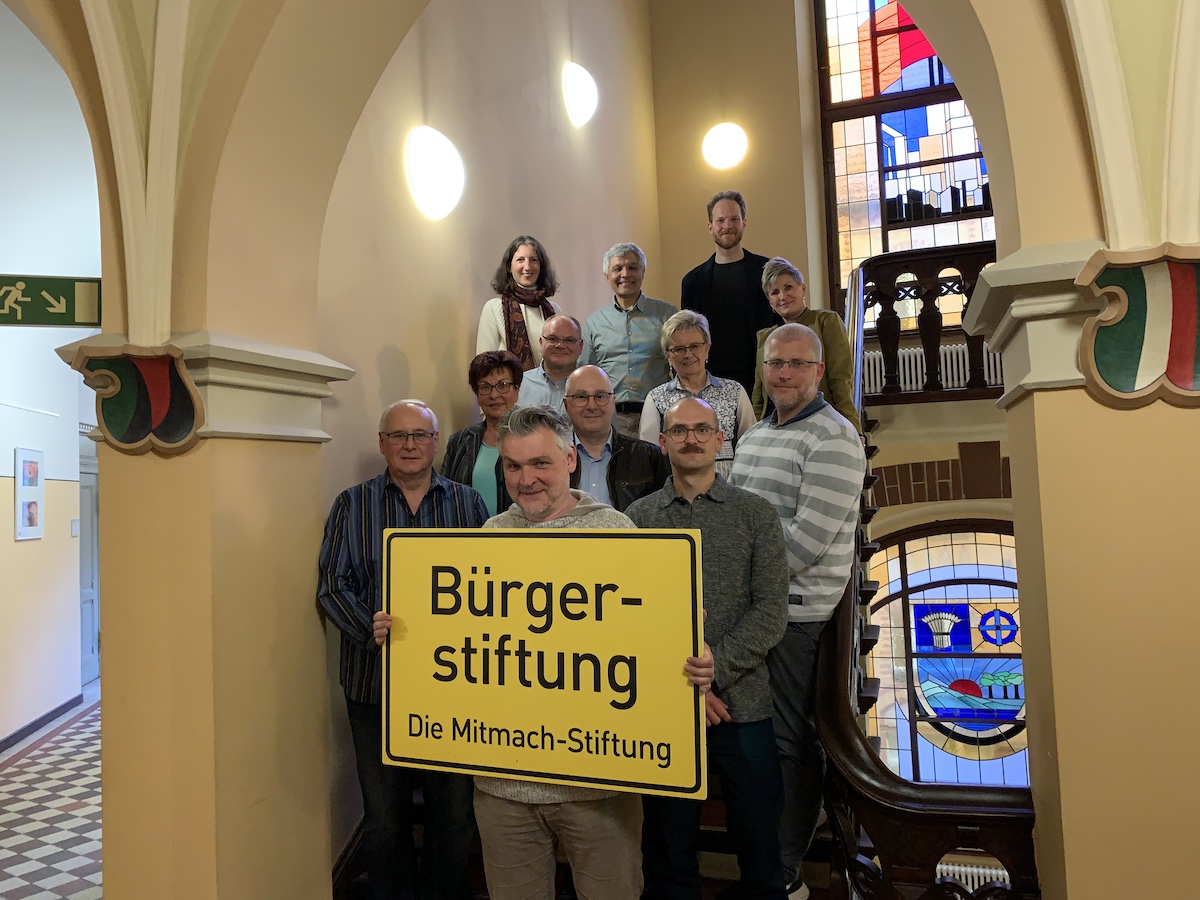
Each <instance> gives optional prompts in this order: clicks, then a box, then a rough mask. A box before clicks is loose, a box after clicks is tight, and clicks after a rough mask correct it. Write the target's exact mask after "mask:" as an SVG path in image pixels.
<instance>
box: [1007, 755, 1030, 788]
mask: <svg viewBox="0 0 1200 900" xmlns="http://www.w3.org/2000/svg"><path fill="white" fill-rule="evenodd" d="M1000 761H1001V762H1002V763H1004V783H1005V784H1007V785H1008V786H1009V787H1029V751H1028V750H1022V751H1021V752H1020V753H1014V754H1013V755H1012V756H1006V757H1004V759H1002V760H1000Z"/></svg>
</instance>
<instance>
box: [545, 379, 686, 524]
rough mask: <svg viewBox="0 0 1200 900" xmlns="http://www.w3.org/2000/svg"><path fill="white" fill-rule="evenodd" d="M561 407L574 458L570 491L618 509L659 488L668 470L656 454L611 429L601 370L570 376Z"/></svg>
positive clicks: (608, 389)
mask: <svg viewBox="0 0 1200 900" xmlns="http://www.w3.org/2000/svg"><path fill="white" fill-rule="evenodd" d="M566 406H567V415H568V416H569V417H570V419H571V424H572V426H574V428H575V449H576V451H577V453H578V456H579V462H578V465H576V466H575V471H574V472H572V473H571V487H573V488H579V489H580V490H583V491H587V492H588V493H589V494H591V495H592V496H593V497H595V498H596V499H597V500H599V501H600V502H602V503H607V504H608V505H609V506H613V507H616V508H617V509H618V510H624V509H625V507H627V506H628V505H629V504H630V503H632V502H633V501H634V500H637V499H638V498H639V497H645V496H646V495H647V494H652V493H654V492H655V491H657V490H658V489H659V488H660V487H662V486H663V482H664V481H666V480H667V476H668V475H669V474H670V473H671V467H670V464H669V463H668V461H667V458H666V457H665V456H663V454H662V451H661V450H659V448H658V447H656V446H654V444H650V443H647V442H646V441H640V440H638V439H637V438H631V437H627V436H626V435H623V434H621V433H620V432H618V431H617V430H616V429H614V428H613V425H612V421H613V411H614V410H615V408H616V407H615V406H614V405H613V388H612V382H611V381H610V380H609V377H608V374H607V373H606V372H605V371H604V370H603V369H601V368H600V367H599V366H581V367H579V368H578V369H576V370H575V371H574V372H572V373H571V377H570V378H568V379H567V396H566Z"/></svg>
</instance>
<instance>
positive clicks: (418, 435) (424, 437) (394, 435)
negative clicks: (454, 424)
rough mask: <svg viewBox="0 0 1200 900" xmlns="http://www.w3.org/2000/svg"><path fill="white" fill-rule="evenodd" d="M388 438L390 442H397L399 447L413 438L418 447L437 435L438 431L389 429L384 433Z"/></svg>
mask: <svg viewBox="0 0 1200 900" xmlns="http://www.w3.org/2000/svg"><path fill="white" fill-rule="evenodd" d="M383 436H384V437H385V438H387V440H388V443H389V444H395V445H396V446H397V447H402V446H404V445H405V444H407V443H408V439H409V438H412V439H413V443H414V444H416V445H417V446H418V447H424V446H425V445H426V444H428V443H429V442H430V441H432V440H433V439H434V438H435V437H437V432H436V431H388V432H385V433H384V435H383Z"/></svg>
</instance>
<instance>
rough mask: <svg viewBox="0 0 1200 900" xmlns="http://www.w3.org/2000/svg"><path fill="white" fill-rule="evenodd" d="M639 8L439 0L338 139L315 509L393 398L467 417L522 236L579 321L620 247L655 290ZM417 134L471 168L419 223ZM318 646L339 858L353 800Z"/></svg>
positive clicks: (365, 466)
mask: <svg viewBox="0 0 1200 900" xmlns="http://www.w3.org/2000/svg"><path fill="white" fill-rule="evenodd" d="M646 6H647V4H646V3H645V2H644V0H604V2H594V3H573V4H569V5H567V4H562V3H559V2H554V0H520V2H512V3H506V4H502V5H501V4H479V3H472V2H469V0H439V2H437V3H433V4H430V6H429V7H428V8H427V9H426V10H425V12H424V13H423V14H422V16H421V18H420V19H419V20H418V21H417V23H416V25H415V26H414V28H413V30H412V32H411V33H410V34H409V35H408V37H407V38H405V40H404V42H403V43H402V44H401V46H400V48H399V50H398V51H397V52H396V54H395V56H394V58H393V59H392V61H391V63H390V64H389V65H388V67H387V69H386V71H385V72H384V73H383V76H382V78H381V79H380V80H379V84H378V86H377V87H376V89H375V91H374V93H373V95H372V96H371V99H370V101H369V102H368V103H367V105H366V108H365V109H364V111H363V115H362V118H361V120H360V121H359V123H358V125H357V127H356V128H355V130H354V134H353V136H352V137H351V139H350V141H349V144H348V146H347V147H346V150H345V156H344V158H343V159H342V163H341V167H340V169H339V170H338V174H337V179H336V181H335V183H334V185H333V191H332V195H331V196H330V198H329V204H328V211H327V214H326V217H325V223H324V231H323V235H322V242H321V256H320V279H319V287H318V305H319V306H318V311H319V322H320V341H319V345H318V349H319V350H320V352H322V353H324V354H326V355H328V356H330V357H333V358H334V359H337V360H338V361H340V362H343V363H346V364H347V365H350V366H352V367H353V368H355V369H356V370H357V375H356V376H355V377H354V379H353V380H352V381H351V382H349V383H348V384H346V385H342V386H339V387H338V388H337V389H336V392H335V396H334V398H333V399H332V400H331V401H330V402H328V403H327V404H326V406H325V415H324V424H325V429H326V430H327V431H328V432H329V433H330V434H332V435H333V438H334V440H333V442H332V443H331V444H329V445H327V446H326V448H325V450H324V454H323V455H324V462H323V466H322V472H323V484H324V499H325V504H326V506H325V508H328V503H330V502H332V499H333V496H334V495H335V494H336V492H337V491H339V490H341V489H342V488H344V487H347V486H349V485H351V484H354V483H357V482H359V481H362V480H364V479H365V478H368V477H371V476H373V475H375V474H376V473H377V472H378V471H380V468H381V465H382V462H381V460H380V458H379V451H378V446H377V442H376V439H375V431H376V423H377V420H378V417H379V412H380V410H381V409H382V408H383V407H384V406H385V405H386V404H388V403H390V402H391V401H393V400H397V399H400V398H402V397H421V398H423V399H425V400H426V401H427V402H429V403H430V404H431V405H432V406H433V408H434V409H435V410H436V412H437V413H438V415H439V418H440V420H441V421H440V429H441V434H442V444H443V446H444V445H445V442H446V440H447V439H448V438H449V437H450V435H451V433H453V432H454V431H456V430H457V429H459V428H462V427H463V426H465V425H467V424H469V423H470V422H472V421H475V419H476V417H477V415H478V413H477V410H476V407H475V404H474V400H473V397H472V396H471V394H470V391H469V390H468V388H467V384H466V373H467V364H468V363H469V362H470V360H471V357H473V356H474V355H475V335H476V328H477V325H478V322H479V313H480V310H481V309H482V307H483V304H484V302H485V301H486V300H487V299H488V298H489V297H492V296H493V292H492V290H491V288H490V287H489V284H490V282H491V279H492V275H493V272H494V270H495V268H496V266H497V264H498V263H499V261H500V256H501V254H502V252H503V251H504V249H505V247H506V246H507V244H508V242H509V241H510V240H511V239H512V238H513V237H514V236H516V235H517V234H521V233H529V234H533V235H536V236H537V237H538V238H539V239H540V240H542V241H543V243H544V244H545V245H546V248H547V251H548V253H549V255H550V257H551V259H552V260H553V262H554V264H555V266H556V268H557V270H558V275H559V279H560V281H561V283H562V286H561V288H560V290H559V293H558V294H557V295H556V296H555V298H554V299H555V300H556V302H558V303H560V304H561V305H562V307H563V308H564V309H565V310H566V311H567V312H570V313H571V314H573V315H575V316H577V317H579V318H580V319H584V318H586V317H587V315H588V314H590V313H591V312H592V311H594V310H595V309H597V308H598V307H599V306H600V305H601V304H603V303H605V302H609V301H610V299H611V296H612V294H611V291H610V290H609V289H608V286H607V285H606V283H605V282H604V279H603V276H602V274H601V268H602V258H603V254H604V251H605V250H607V249H608V248H609V247H610V246H612V245H613V244H615V243H617V242H618V241H634V242H636V243H637V244H639V245H640V246H641V247H642V248H643V249H644V250H645V251H646V254H647V256H648V257H649V267H648V274H647V278H646V292H647V293H648V294H651V295H654V296H659V295H662V292H663V291H664V290H666V287H665V286H666V285H668V284H669V282H670V280H669V279H666V278H664V273H663V266H662V263H661V254H660V251H659V238H658V234H659V227H658V205H657V197H658V191H657V187H656V180H655V178H656V176H655V156H654V140H655V139H654V118H653V98H652V96H651V86H650V59H649V53H650V42H649V27H648V19H647V9H646ZM515 48H520V51H519V52H516V49H515ZM568 60H574V61H575V62H578V63H579V64H581V65H583V66H584V67H585V68H587V69H588V70H589V71H590V72H591V74H592V77H593V78H594V79H595V80H596V83H597V86H598V88H599V94H600V103H599V107H598V109H597V111H596V114H595V116H594V117H593V119H592V120H591V121H590V122H588V123H587V124H586V125H584V126H583V127H582V128H575V127H574V126H573V125H571V123H570V122H569V120H568V119H567V117H566V111H565V108H564V106H563V101H562V92H561V87H560V78H561V68H562V64H563V63H564V62H566V61H568ZM421 124H427V125H430V126H432V127H435V128H437V129H438V130H439V131H441V132H442V133H443V134H445V135H446V136H447V137H449V138H450V139H451V140H452V141H453V142H454V143H455V145H456V147H457V148H458V150H459V152H460V154H461V155H462V157H463V162H464V165H465V168H466V188H465V191H464V193H463V197H462V200H461V201H460V203H459V205H458V207H457V208H456V209H455V210H454V211H453V212H452V213H450V215H449V216H448V217H446V218H445V219H443V220H441V221H438V222H429V221H427V220H426V219H424V218H423V217H422V216H421V214H420V213H419V212H418V211H417V209H416V207H415V206H414V204H413V202H412V200H411V198H410V197H409V194H408V189H407V187H406V185H405V181H404V172H403V160H402V147H403V142H404V138H405V135H406V134H407V132H408V131H409V129H411V128H413V127H415V126H417V125H421ZM329 640H330V643H331V646H330V648H329V656H330V671H331V679H332V680H333V682H334V684H333V686H332V688H331V689H332V691H333V692H334V698H335V699H334V703H333V707H332V716H331V727H332V728H333V730H334V735H335V739H334V745H333V747H334V750H333V752H334V755H335V763H334V778H335V783H334V787H333V793H334V798H335V799H334V834H335V849H336V845H338V839H339V838H340V837H342V836H344V835H347V834H348V832H349V829H350V828H351V827H352V826H353V824H354V822H355V821H356V819H357V815H358V812H357V802H358V801H357V797H356V796H355V792H356V791H357V786H356V783H355V780H354V776H353V771H352V756H351V755H350V748H349V734H348V729H347V728H346V725H345V712H344V707H343V705H342V703H341V701H340V696H341V689H340V688H338V687H337V686H336V647H334V646H332V645H333V644H334V643H336V636H335V635H330V638H329Z"/></svg>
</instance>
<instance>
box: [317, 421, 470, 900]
mask: <svg viewBox="0 0 1200 900" xmlns="http://www.w3.org/2000/svg"><path fill="white" fill-rule="evenodd" d="M437 448H438V423H437V416H435V415H434V413H433V410H431V409H430V408H429V407H428V406H426V405H425V404H424V403H422V402H421V401H420V400H401V401H399V402H397V403H393V404H392V405H391V406H389V407H388V408H387V409H386V410H385V411H384V413H383V416H382V417H381V418H380V421H379V452H380V453H381V454H382V455H383V458H384V460H385V461H386V463H387V468H386V470H385V471H384V472H382V473H381V474H379V475H376V476H375V477H374V478H372V479H370V480H369V481H366V482H364V483H362V484H360V485H357V486H356V487H352V488H349V489H347V490H345V491H342V493H341V494H339V495H338V497H337V499H336V500H335V501H334V503H333V509H332V510H331V511H330V513H329V519H328V520H327V521H326V523H325V539H324V541H323V542H322V544H321V556H320V560H319V574H318V581H317V603H318V605H319V606H320V608H321V610H322V611H323V612H324V613H325V616H326V618H327V619H328V620H329V621H330V622H332V623H333V624H334V625H336V626H337V628H338V630H339V631H340V632H341V662H340V665H339V680H340V681H341V685H342V689H343V691H344V692H345V694H346V709H347V713H348V715H349V718H350V733H351V737H352V738H353V741H354V755H355V761H356V763H357V767H358V781H359V787H360V789H361V790H362V798H363V827H364V835H363V837H364V842H365V853H366V858H367V876H368V879H369V881H370V886H371V896H372V897H374V898H376V900H384V898H388V900H392V898H399V897H416V896H418V894H419V896H421V897H422V898H425V900H430V898H436V900H462V898H465V897H469V896H470V894H469V892H468V889H467V864H468V861H469V856H470V852H471V845H472V843H473V841H474V837H475V820H474V817H473V814H472V782H471V778H470V776H468V775H455V774H450V773H445V772H425V771H418V770H416V769H405V768H401V767H397V766H386V765H384V764H383V762H382V756H383V749H382V748H383V733H382V731H383V728H382V715H381V710H380V700H381V688H382V676H381V674H380V648H379V646H378V644H377V643H376V641H375V637H374V633H373V626H372V617H373V615H374V614H375V613H376V612H378V611H379V610H381V609H382V607H383V583H384V577H383V560H382V555H383V532H384V529H386V528H479V527H480V526H482V525H483V523H484V522H485V521H486V520H487V518H488V513H487V507H486V506H485V505H484V502H483V498H482V497H480V496H479V494H478V493H477V492H476V491H475V490H474V489H473V488H471V487H468V486H466V485H462V484H458V483H456V482H453V481H450V480H449V479H448V478H444V477H442V476H441V475H438V474H437V473H436V472H434V471H433V457H434V454H435V453H436V452H437ZM418 784H419V785H420V786H421V788H422V793H423V796H424V800H425V830H424V849H423V850H422V853H421V860H420V863H419V864H418V861H417V856H416V851H415V848H414V844H413V810H412V797H413V789H414V787H416V786H417V785H418ZM418 888H419V891H418Z"/></svg>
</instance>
